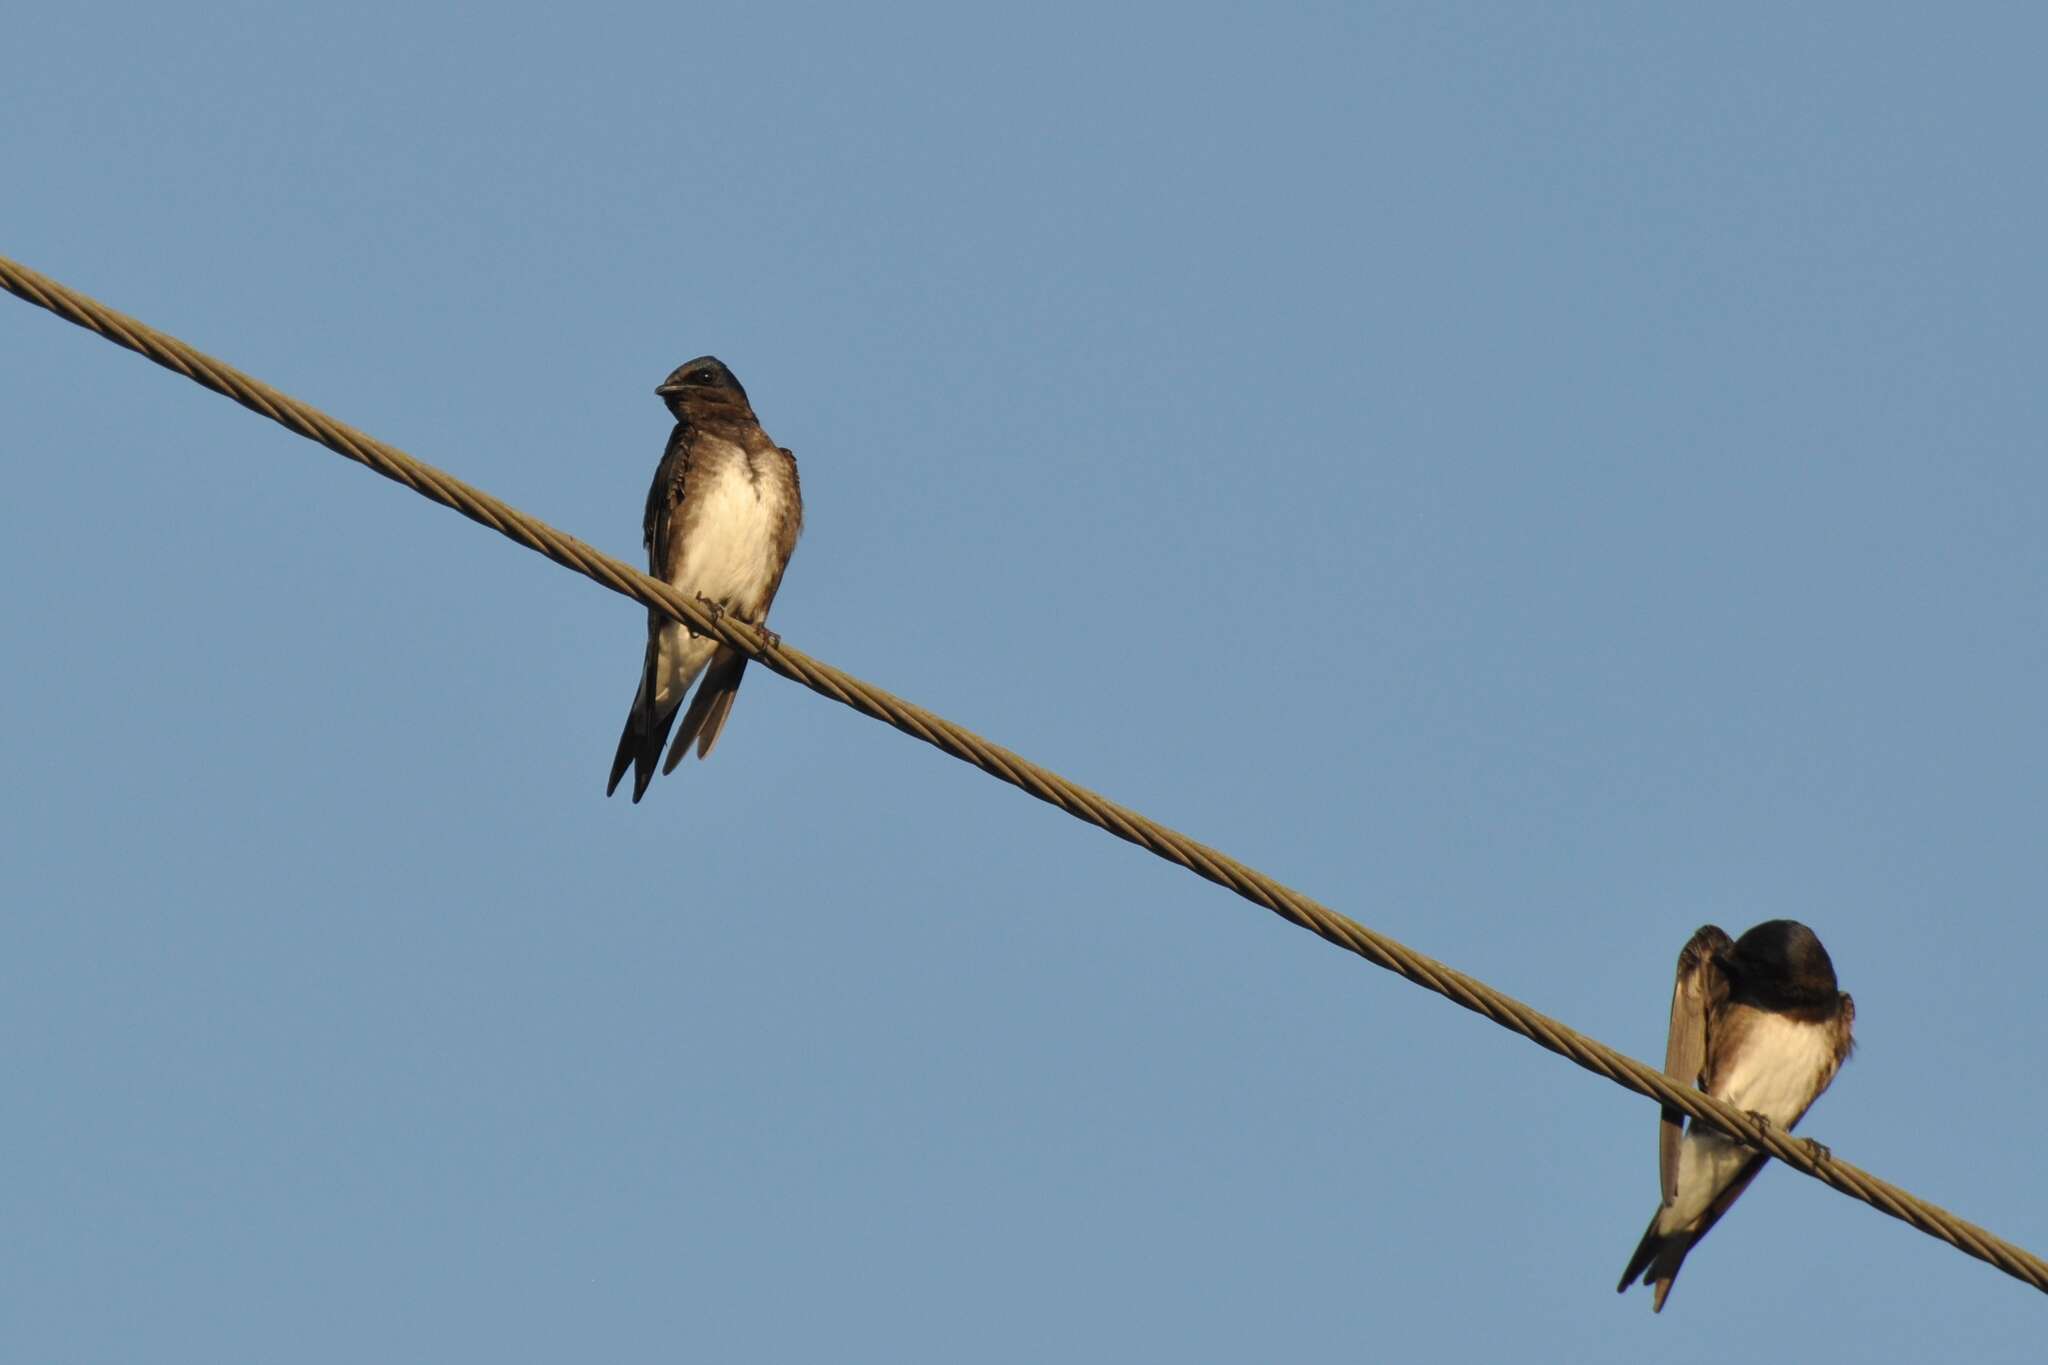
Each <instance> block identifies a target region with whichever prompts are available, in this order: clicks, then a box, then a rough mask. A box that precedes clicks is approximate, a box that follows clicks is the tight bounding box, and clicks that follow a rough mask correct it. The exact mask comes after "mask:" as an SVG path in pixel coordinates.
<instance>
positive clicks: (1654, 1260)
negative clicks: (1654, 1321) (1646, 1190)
mask: <svg viewBox="0 0 2048 1365" xmlns="http://www.w3.org/2000/svg"><path fill="white" fill-rule="evenodd" d="M1698 1240H1699V1238H1698V1237H1695V1236H1693V1235H1692V1234H1691V1232H1690V1231H1689V1230H1687V1229H1681V1230H1679V1231H1678V1232H1675V1233H1671V1234H1668V1235H1659V1234H1658V1232H1657V1220H1656V1219H1655V1218H1652V1219H1651V1220H1650V1226H1649V1229H1648V1230H1647V1231H1646V1232H1644V1233H1643V1240H1642V1241H1641V1242H1639V1243H1637V1245H1636V1254H1635V1255H1633V1256H1631V1257H1629V1258H1628V1269H1627V1270H1624V1271H1622V1272H1621V1283H1620V1284H1618V1285H1616V1286H1614V1292H1615V1293H1617V1294H1626V1293H1627V1292H1628V1288H1629V1286H1630V1285H1632V1284H1635V1283H1636V1282H1637V1280H1636V1277H1637V1276H1639V1275H1640V1276H1641V1277H1642V1281H1641V1282H1642V1283H1643V1284H1646V1285H1649V1286H1651V1288H1652V1289H1653V1290H1654V1292H1655V1297H1654V1298H1652V1299H1651V1300H1650V1311H1651V1312H1653V1313H1661V1312H1663V1311H1664V1299H1665V1297H1666V1296H1667V1295H1669V1294H1670V1293H1671V1282H1672V1281H1673V1280H1676V1279H1677V1278H1678V1268H1679V1267H1680V1266H1682V1265H1684V1264H1685V1254H1686V1253H1687V1252H1688V1251H1691V1250H1692V1248H1693V1243H1695V1242H1697V1241H1698Z"/></svg>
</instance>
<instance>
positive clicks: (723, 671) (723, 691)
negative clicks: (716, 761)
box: [656, 646, 747, 773]
mask: <svg viewBox="0 0 2048 1365" xmlns="http://www.w3.org/2000/svg"><path fill="white" fill-rule="evenodd" d="M746 672H747V656H746V655H744V654H742V653H740V652H739V651H738V650H736V649H728V648H725V647H724V646H720V647H719V650H718V653H717V654H716V655H714V656H713V657H712V660H711V666H710V667H709V668H707V669H706V670H705V671H704V682H703V685H702V686H700V687H699V688H698V689H697V695H696V696H694V697H692V698H691V699H690V709H689V710H687V711H685V712H684V713H683V723H682V725H681V727H679V728H678V729H677V730H676V740H675V743H674V744H672V745H670V746H669V751H668V761H667V762H666V763H663V764H662V765H661V770H662V772H664V773H672V772H674V771H675V769H676V765H677V764H678V763H681V762H682V761H683V755H684V754H685V753H688V752H689V749H690V744H691V742H692V741H695V743H696V745H697V757H698V758H700V759H701V758H709V757H710V756H711V746H712V745H714V744H716V743H718V734H719V732H720V731H721V730H723V729H724V728H725V718H726V717H727V716H729V715H731V714H732V699H733V697H734V696H735V695H737V694H738V692H739V690H740V679H741V678H743V677H744V676H746ZM663 728H664V731H666V727H663ZM656 747H657V748H658V747H659V746H656Z"/></svg>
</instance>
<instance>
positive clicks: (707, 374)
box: [690, 369, 718, 384]
mask: <svg viewBox="0 0 2048 1365" xmlns="http://www.w3.org/2000/svg"><path fill="white" fill-rule="evenodd" d="M690 378H692V379H694V380H695V381H697V382H698V383H699V384H710V383H713V382H715V381H716V380H717V379H718V376H717V375H716V374H714V373H712V372H711V371H710V370H708V369H705V370H699V371H697V373H695V374H693V375H691V376H690Z"/></svg>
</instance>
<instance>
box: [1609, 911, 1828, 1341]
mask: <svg viewBox="0 0 2048 1365" xmlns="http://www.w3.org/2000/svg"><path fill="white" fill-rule="evenodd" d="M1855 1022H1856V1003H1855V1002H1854V1001H1853V1000H1851V999H1850V998H1849V997H1848V996H1847V995H1846V994H1844V993H1843V992H1842V991H1840V990H1837V989H1836V987H1835V964H1834V963H1833V962H1831V961H1829V960H1828V950H1827V949H1826V948H1823V947H1822V946H1821V943H1820V939H1819V938H1817V937H1815V935H1814V932H1813V930H1811V929H1809V928H1807V927H1806V926H1805V925H1803V924H1801V923H1799V922H1798V921H1797V920H1789V919H1774V920H1770V921H1768V922H1766V923H1763V924H1759V925H1757V926H1756V928H1754V929H1751V930H1750V931H1749V932H1748V933H1746V934H1744V935H1743V936H1742V937H1741V938H1739V939H1736V940H1734V941H1733V942H1730V941H1729V938H1728V935H1727V934H1725V933H1724V932H1722V931H1721V930H1720V929H1719V928H1717V927H1715V926H1714V925H1711V924H1709V925H1707V926H1706V927H1705V928H1703V929H1701V930H1700V931H1699V932H1698V933H1696V934H1694V935H1693V936H1692V941H1691V942H1689V943H1687V944H1686V945H1685V951H1683V952H1681V953H1680V954H1679V955H1678V981H1677V984H1675V985H1674V986H1673V987H1672V990H1671V1035H1670V1038H1669V1039H1668V1040H1667V1042H1666V1043H1665V1049H1664V1070H1665V1072H1666V1073H1667V1074H1668V1075H1670V1076H1671V1077H1672V1078H1673V1079H1675V1080H1680V1081H1683V1082H1685V1083H1686V1084H1688V1085H1696V1086H1698V1087H1699V1088H1700V1089H1701V1090H1704V1091H1705V1092H1706V1093H1707V1094H1709V1095H1712V1096H1713V1097H1714V1098H1715V1099H1718V1100H1723V1101H1726V1102H1727V1103H1729V1104H1732V1105H1734V1106H1735V1107H1736V1108H1737V1109H1741V1110H1744V1111H1746V1112H1747V1113H1748V1114H1749V1115H1750V1117H1751V1118H1754V1119H1759V1120H1768V1121H1769V1122H1770V1123H1772V1124H1775V1125H1776V1126H1777V1127H1780V1128H1784V1129H1787V1130H1789V1129H1791V1128H1792V1127H1793V1126H1794V1125H1795V1124H1797V1123H1798V1122H1799V1119H1800V1116H1801V1115H1803V1114H1805V1113H1806V1110H1807V1107H1808V1106H1809V1105H1811V1104H1812V1103H1813V1102H1814V1101H1815V1100H1816V1099H1818V1098H1820V1093H1821V1092H1822V1091H1823V1090H1826V1089H1827V1088H1828V1083H1829V1082H1831V1081H1833V1080H1834V1079H1835V1073H1836V1072H1837V1071H1839V1070H1840V1069H1841V1066H1842V1063H1843V1062H1844V1061H1846V1060H1847V1059H1848V1056H1849V1050H1850V1048H1851V1047H1852V1046H1854V1041H1853V1039H1852V1038H1851V1037H1850V1031H1851V1029H1852V1027H1853V1026H1854V1025H1855ZM1684 1118H1685V1116H1684V1115H1683V1114H1680V1113H1679V1112H1678V1111H1677V1110H1675V1109H1671V1108H1668V1107H1667V1108H1666V1109H1665V1110H1664V1114H1663V1117H1662V1119H1661V1120H1660V1121H1659V1125H1658V1130H1657V1159H1658V1168H1659V1171H1660V1174H1661V1176H1662V1180H1663V1189H1664V1202H1663V1203H1662V1204H1661V1205H1660V1206H1659V1207H1658V1209H1657V1214H1656V1216H1655V1217H1654V1218H1652V1219H1651V1220H1650V1227H1649V1230H1648V1231H1647V1232H1645V1233H1644V1234H1643V1240H1642V1243H1641V1245H1639V1246H1637V1247H1636V1254H1635V1255H1633V1256H1631V1257H1629V1261H1628V1269H1627V1270H1625V1271H1623V1272H1622V1274H1621V1283H1620V1285H1618V1286H1617V1289H1619V1290H1620V1291H1621V1292H1623V1293H1626V1292H1627V1290H1628V1287H1629V1286H1630V1285H1631V1284H1633V1283H1635V1282H1636V1277H1637V1276H1638V1275H1640V1276H1641V1277H1642V1283H1644V1284H1647V1285H1653V1286H1655V1288H1656V1298H1655V1299H1653V1300H1652V1301H1651V1304H1650V1307H1651V1309H1652V1310H1653V1311H1655V1312H1660V1313H1661V1312H1662V1311H1664V1299H1665V1296H1666V1295H1668V1294H1670V1292H1671V1282H1672V1281H1673V1280H1675V1279H1677V1278H1678V1268H1679V1266H1680V1265H1682V1264H1684V1262H1685V1255H1686V1253H1687V1252H1689V1251H1691V1250H1692V1249H1693V1247H1694V1246H1696V1245H1698V1243H1699V1240H1700V1238H1702V1237H1704V1236H1706V1235H1707V1232H1708V1231H1709V1230H1710V1229H1711V1228H1712V1227H1713V1226H1714V1224H1715V1223H1716V1222H1718V1221H1720V1218H1721V1215H1722V1214H1724V1213H1726V1212H1728V1206H1729V1205H1731V1204H1733V1203H1734V1202H1735V1201H1736V1199H1737V1198H1739V1197H1740V1196H1741V1194H1742V1192H1743V1191H1744V1190H1745V1189H1747V1188H1748V1187H1749V1182H1750V1181H1752V1180H1754V1179H1756V1174H1757V1172H1758V1171H1760V1170H1762V1169H1763V1167H1764V1162H1765V1161H1766V1160H1767V1159H1768V1158H1766V1157H1765V1156H1764V1154H1763V1153H1762V1152H1759V1151H1757V1150H1756V1149H1755V1148H1753V1147H1749V1146H1747V1145H1745V1144H1743V1143H1740V1142H1737V1141H1736V1140H1735V1139H1734V1138H1731V1137H1727V1136H1724V1135H1723V1134H1721V1133H1718V1132H1716V1131H1715V1130H1713V1129H1712V1128H1708V1127H1704V1126H1702V1125H1700V1124H1698V1123H1694V1124H1693V1125H1692V1126H1691V1127H1690V1129H1688V1130H1686V1131H1685V1132H1684V1133H1683V1135H1682V1136H1681V1134H1680V1124H1681V1123H1683V1122H1684Z"/></svg>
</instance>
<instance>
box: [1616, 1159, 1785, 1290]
mask: <svg viewBox="0 0 2048 1365" xmlns="http://www.w3.org/2000/svg"><path fill="white" fill-rule="evenodd" d="M1765 1160H1766V1158H1765V1157H1763V1156H1762V1155H1761V1154H1759V1155H1757V1156H1753V1157H1751V1158H1750V1159H1749V1160H1748V1161H1746V1162H1744V1163H1743V1165H1742V1167H1741V1169H1740V1170H1738V1171H1737V1172H1736V1173H1735V1176H1734V1178H1733V1179H1731V1180H1730V1181H1729V1182H1728V1184H1727V1185H1726V1186H1725V1187H1724V1188H1723V1189H1722V1190H1721V1192H1720V1193H1719V1194H1717V1195H1715V1196H1714V1198H1713V1201H1712V1202H1711V1203H1709V1204H1708V1205H1707V1207H1706V1209H1705V1211H1703V1212H1702V1213H1701V1214H1700V1216H1699V1217H1697V1218H1695V1219H1693V1220H1692V1221H1691V1222H1690V1223H1687V1224H1685V1225H1684V1226H1683V1227H1678V1228H1673V1229H1672V1230H1671V1231H1670V1232H1663V1233H1660V1232H1658V1231H1657V1221H1658V1219H1660V1218H1662V1217H1663V1216H1664V1209H1663V1208H1662V1207H1659V1209H1658V1210H1657V1213H1656V1214H1655V1215H1654V1216H1653V1217H1652V1218H1651V1219H1650V1226H1649V1230H1648V1231H1646V1232H1644V1233H1643V1240H1642V1241H1641V1242H1639V1243H1638V1244H1637V1245H1636V1254H1635V1255H1633V1256H1631V1257H1629V1258H1628V1269H1627V1270H1624V1271H1622V1272H1621V1283H1620V1284H1618V1285H1616V1286H1615V1292H1617V1293H1621V1294H1626V1293H1627V1292H1628V1287H1629V1286H1630V1285H1631V1284H1634V1283H1635V1282H1636V1276H1638V1275H1641V1276H1642V1277H1643V1278H1642V1283H1644V1284H1646V1285H1649V1286H1651V1288H1652V1289H1653V1290H1655V1292H1656V1297H1655V1298H1653V1299H1651V1300H1650V1311H1651V1312H1653V1313H1661V1312H1663V1311H1664V1300H1665V1298H1666V1297H1667V1296H1669V1294H1670V1293H1671V1284H1672V1281H1674V1280H1676V1279H1677V1278H1678V1268H1679V1267H1680V1266H1682V1265H1684V1264H1685V1258H1686V1255H1687V1253H1689V1252H1690V1251H1691V1250H1692V1249H1693V1248H1694V1247H1696V1246H1698V1245H1699V1244H1700V1239H1701V1238H1702V1237H1705V1236H1706V1235H1707V1234H1708V1233H1709V1232H1712V1231H1713V1230H1714V1224H1716V1223H1718V1222H1720V1221H1721V1215H1722V1214H1724V1213H1726V1212H1728V1208H1729V1206H1730V1205H1731V1204H1733V1203H1734V1202H1735V1201H1736V1200H1737V1199H1739V1198H1741V1197H1742V1192H1743V1191H1744V1190H1746V1189H1748V1188H1749V1182H1750V1181H1752V1180H1754V1179H1756V1177H1757V1173H1758V1172H1760V1171H1762V1170H1763V1168H1764V1162H1765Z"/></svg>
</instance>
